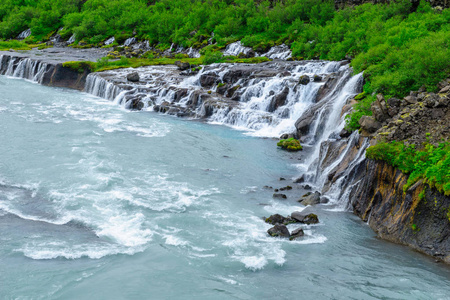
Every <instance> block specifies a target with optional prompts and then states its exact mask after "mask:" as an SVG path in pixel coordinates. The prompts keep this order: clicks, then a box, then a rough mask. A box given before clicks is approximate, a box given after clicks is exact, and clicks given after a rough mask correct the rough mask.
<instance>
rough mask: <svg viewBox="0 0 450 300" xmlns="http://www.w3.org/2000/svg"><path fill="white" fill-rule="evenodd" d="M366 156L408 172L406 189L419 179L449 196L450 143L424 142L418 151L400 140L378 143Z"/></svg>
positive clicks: (413, 146)
mask: <svg viewBox="0 0 450 300" xmlns="http://www.w3.org/2000/svg"><path fill="white" fill-rule="evenodd" d="M366 157H367V158H369V159H374V160H382V161H385V162H387V163H388V164H389V165H391V166H393V167H396V168H398V169H399V170H401V171H402V172H403V173H405V174H409V177H408V181H407V183H406V184H405V185H404V187H403V189H404V191H406V190H407V189H408V188H409V187H410V186H412V185H413V184H414V183H416V182H417V181H418V180H420V179H424V180H425V182H426V183H428V184H429V185H430V186H431V187H436V189H437V190H438V191H440V192H442V193H444V194H445V195H450V143H449V142H446V143H441V144H439V146H433V145H432V144H428V143H427V144H425V145H424V148H423V149H421V150H417V149H416V147H415V145H409V146H405V145H404V144H403V143H401V142H391V143H379V144H377V145H375V146H371V147H369V148H367V150H366Z"/></svg>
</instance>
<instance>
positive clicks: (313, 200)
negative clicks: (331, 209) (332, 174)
mask: <svg viewBox="0 0 450 300" xmlns="http://www.w3.org/2000/svg"><path fill="white" fill-rule="evenodd" d="M299 202H300V203H301V204H303V205H305V206H306V205H316V204H319V203H320V193H319V192H314V193H311V194H310V195H307V196H305V197H303V199H301V200H300V201H299Z"/></svg>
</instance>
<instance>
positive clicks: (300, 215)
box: [291, 211, 319, 225]
mask: <svg viewBox="0 0 450 300" xmlns="http://www.w3.org/2000/svg"><path fill="white" fill-rule="evenodd" d="M291 218H292V219H294V220H296V221H298V222H300V223H304V224H308V225H309V224H317V223H319V218H318V217H317V215H316V214H313V213H304V212H299V211H295V212H293V213H292V214H291Z"/></svg>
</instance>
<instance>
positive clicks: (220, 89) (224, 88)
mask: <svg viewBox="0 0 450 300" xmlns="http://www.w3.org/2000/svg"><path fill="white" fill-rule="evenodd" d="M227 89H228V85H227V84H219V85H218V86H217V89H216V93H218V94H220V95H225V93H226V91H227Z"/></svg>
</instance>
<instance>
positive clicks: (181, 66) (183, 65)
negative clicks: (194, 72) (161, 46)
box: [174, 60, 191, 71]
mask: <svg viewBox="0 0 450 300" xmlns="http://www.w3.org/2000/svg"><path fill="white" fill-rule="evenodd" d="M174 64H175V66H177V67H178V70H180V71H185V70H187V69H189V68H190V67H191V65H190V64H189V63H188V62H181V61H178V60H177V61H176V62H174Z"/></svg>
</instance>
